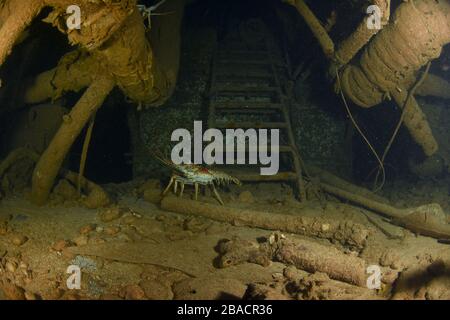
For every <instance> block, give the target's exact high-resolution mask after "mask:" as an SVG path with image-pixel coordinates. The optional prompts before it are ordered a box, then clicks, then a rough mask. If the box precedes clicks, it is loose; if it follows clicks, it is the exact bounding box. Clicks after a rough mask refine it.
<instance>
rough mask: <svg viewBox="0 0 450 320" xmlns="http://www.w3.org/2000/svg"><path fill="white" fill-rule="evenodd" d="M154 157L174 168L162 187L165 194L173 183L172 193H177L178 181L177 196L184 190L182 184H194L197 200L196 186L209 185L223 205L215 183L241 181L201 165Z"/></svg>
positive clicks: (237, 183) (224, 183)
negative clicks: (176, 162)
mask: <svg viewBox="0 0 450 320" xmlns="http://www.w3.org/2000/svg"><path fill="white" fill-rule="evenodd" d="M153 155H154V157H155V158H156V159H158V160H159V161H161V162H162V163H163V164H164V165H166V166H168V167H170V168H172V169H174V171H173V173H172V176H171V177H170V181H169V184H168V185H167V187H166V188H165V189H164V191H163V193H162V195H163V196H165V195H166V194H167V192H169V190H170V187H171V186H172V185H174V193H175V194H176V193H177V190H178V183H179V184H180V193H179V195H178V196H179V197H181V196H183V192H184V186H185V185H186V184H187V185H194V189H195V195H194V199H195V200H197V198H198V189H199V188H198V187H199V185H202V186H210V187H211V190H212V191H213V193H214V195H215V197H216V199H217V201H219V203H220V204H221V205H224V203H223V201H222V198H221V197H220V195H219V193H218V192H217V190H216V187H215V184H217V185H218V186H220V185H226V184H230V183H235V184H236V185H238V186H240V185H241V182H240V181H239V180H238V179H237V178H235V177H232V176H230V175H228V174H226V173H224V172H220V171H216V170H211V169H207V168H205V167H202V166H198V165H195V164H178V165H177V164H174V163H173V162H172V161H170V160H167V159H165V158H164V157H162V156H159V155H155V154H153Z"/></svg>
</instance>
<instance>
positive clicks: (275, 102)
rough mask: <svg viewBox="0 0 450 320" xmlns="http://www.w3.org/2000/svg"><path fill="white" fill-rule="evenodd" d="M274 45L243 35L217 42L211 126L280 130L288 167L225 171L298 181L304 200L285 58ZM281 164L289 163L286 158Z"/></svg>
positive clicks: (245, 177)
mask: <svg viewBox="0 0 450 320" xmlns="http://www.w3.org/2000/svg"><path fill="white" fill-rule="evenodd" d="M272 46H273V43H272V42H271V41H270V40H269V39H267V38H265V39H264V40H262V41H258V42H255V43H251V44H249V43H248V42H245V41H243V40H242V39H240V38H239V36H237V37H236V36H235V37H233V38H230V39H227V40H226V41H224V42H223V43H220V44H219V45H218V46H217V49H216V53H215V57H214V61H213V66H212V75H211V86H210V99H209V110H208V111H209V114H208V126H209V128H217V129H220V130H226V129H237V128H241V129H244V130H245V129H249V128H254V129H279V130H280V146H279V152H280V164H281V161H284V162H286V164H287V167H289V169H288V170H287V171H281V170H280V172H278V173H277V174H275V175H268V176H264V175H260V174H259V172H258V171H255V166H247V165H234V166H231V167H225V170H224V171H226V172H227V173H229V174H231V175H233V176H235V177H237V178H238V179H240V180H241V181H244V182H269V181H286V182H290V183H294V184H296V188H297V195H298V198H299V200H300V201H303V200H306V196H305V187H304V182H303V178H302V162H301V159H300V156H299V151H298V149H297V146H296V144H295V140H294V135H293V132H292V127H291V122H290V117H289V101H288V99H287V98H286V96H285V95H284V94H283V91H282V89H281V84H280V80H279V77H278V70H277V67H278V66H279V65H280V63H278V64H277V59H276V58H275V57H274V54H273V51H272V49H271V48H272ZM247 152H248V151H247ZM247 155H248V153H247V154H246V156H247ZM247 159H248V157H247ZM281 166H283V167H286V165H284V163H283V165H280V167H281ZM258 168H259V167H258Z"/></svg>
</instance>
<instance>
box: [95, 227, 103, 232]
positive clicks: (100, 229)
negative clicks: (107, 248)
mask: <svg viewBox="0 0 450 320" xmlns="http://www.w3.org/2000/svg"><path fill="white" fill-rule="evenodd" d="M103 230H104V228H103V227H97V228H95V232H98V233H102V232H103Z"/></svg>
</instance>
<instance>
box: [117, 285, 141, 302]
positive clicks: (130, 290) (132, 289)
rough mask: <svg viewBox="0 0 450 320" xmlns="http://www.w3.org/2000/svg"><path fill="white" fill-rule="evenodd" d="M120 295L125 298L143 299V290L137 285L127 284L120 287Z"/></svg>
mask: <svg viewBox="0 0 450 320" xmlns="http://www.w3.org/2000/svg"><path fill="white" fill-rule="evenodd" d="M121 296H123V297H124V298H125V299H127V300H144V299H145V292H144V290H142V288H141V287H139V286H138V285H135V284H134V285H128V286H126V287H125V288H123V289H122V292H121Z"/></svg>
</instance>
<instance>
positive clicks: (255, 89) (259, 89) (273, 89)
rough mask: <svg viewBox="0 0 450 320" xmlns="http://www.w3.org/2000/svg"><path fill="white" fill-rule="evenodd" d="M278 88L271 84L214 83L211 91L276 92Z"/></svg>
mask: <svg viewBox="0 0 450 320" xmlns="http://www.w3.org/2000/svg"><path fill="white" fill-rule="evenodd" d="M278 90H279V88H277V87H272V86H264V85H263V86H255V85H242V86H237V85H234V84H232V85H224V84H221V85H217V84H216V85H215V87H214V88H213V89H212V90H211V91H212V92H217V93H220V91H226V92H227V93H228V92H230V91H232V92H238V93H242V94H243V95H245V94H246V93H247V92H278Z"/></svg>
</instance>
